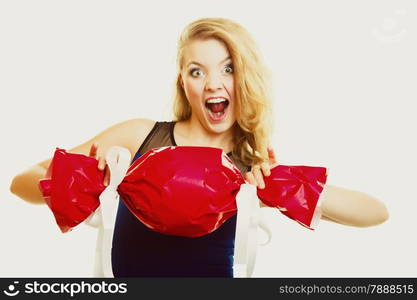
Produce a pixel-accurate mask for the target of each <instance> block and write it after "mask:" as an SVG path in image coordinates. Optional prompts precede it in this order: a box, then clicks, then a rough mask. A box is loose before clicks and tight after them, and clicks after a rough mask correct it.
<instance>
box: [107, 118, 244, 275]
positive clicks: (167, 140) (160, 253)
mask: <svg viewBox="0 0 417 300" xmlns="http://www.w3.org/2000/svg"><path fill="white" fill-rule="evenodd" d="M174 126H175V121H172V122H156V123H155V125H154V127H153V128H152V130H151V131H150V133H149V134H148V136H147V137H146V139H145V140H144V142H143V144H142V145H141V146H140V148H139V150H138V152H137V153H136V155H135V157H134V158H133V160H132V163H133V162H134V161H135V160H136V159H138V158H139V157H140V156H141V155H143V154H144V153H146V152H147V151H148V150H151V149H152V148H156V147H163V146H176V143H175V140H174ZM227 155H228V156H229V158H231V159H232V161H233V162H234V163H235V164H236V166H237V167H238V168H239V170H240V171H241V172H242V174H243V173H244V172H247V171H248V170H249V167H247V166H245V165H243V164H242V163H241V162H240V161H238V160H236V159H234V157H233V156H232V154H231V153H228V154H227ZM235 230H236V215H235V216H233V217H231V218H229V219H228V220H227V221H226V222H225V223H224V224H223V225H222V226H220V227H219V228H218V229H217V230H215V231H214V232H212V233H210V234H207V235H204V236H201V237H197V238H188V237H180V236H172V235H165V234H161V233H158V232H156V231H153V230H151V229H149V228H148V227H146V226H145V225H144V224H143V223H142V222H141V221H139V220H138V219H137V218H136V217H135V216H134V215H133V214H132V213H131V212H130V211H129V209H128V208H127V207H126V206H125V204H124V203H123V201H122V199H120V200H119V207H118V210H117V217H116V224H115V228H114V234H113V247H112V267H113V274H114V276H115V277H233V253H234V244H235Z"/></svg>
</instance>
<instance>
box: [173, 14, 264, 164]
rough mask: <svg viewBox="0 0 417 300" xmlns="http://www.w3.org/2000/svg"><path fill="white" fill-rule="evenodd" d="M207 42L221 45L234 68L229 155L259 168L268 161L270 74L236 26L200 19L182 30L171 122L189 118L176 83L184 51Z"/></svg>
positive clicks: (179, 76) (211, 19)
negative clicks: (228, 55)
mask: <svg viewBox="0 0 417 300" xmlns="http://www.w3.org/2000/svg"><path fill="white" fill-rule="evenodd" d="M210 38H215V39H218V40H220V41H222V42H223V43H225V45H226V47H227V49H228V51H229V53H230V56H231V58H232V63H233V68H234V86H235V101H236V105H235V116H236V122H235V124H234V126H233V145H234V147H233V150H232V154H233V156H234V157H235V158H237V159H239V160H241V162H243V163H244V164H245V165H249V166H251V165H254V164H259V163H261V162H263V161H266V160H267V159H268V153H267V146H268V145H269V137H270V134H271V129H272V124H271V123H272V118H271V95H270V88H269V87H270V73H269V71H268V70H267V69H266V67H265V66H264V64H263V62H262V61H261V57H260V55H259V51H258V48H257V46H256V44H255V42H254V40H253V39H252V38H251V36H250V34H249V33H248V32H247V31H246V29H245V28H243V27H242V26H241V25H239V24H238V23H236V22H234V21H231V20H229V19H224V18H203V19H199V20H196V21H194V22H192V23H190V24H189V25H188V26H187V27H186V28H185V29H184V31H183V32H182V34H181V36H180V38H179V41H178V53H177V72H178V73H177V74H178V75H177V79H176V84H175V90H174V106H173V112H174V118H175V119H176V121H185V120H188V119H189V118H190V117H191V106H190V105H189V103H188V101H187V98H186V95H185V92H184V89H183V87H182V85H181V80H180V78H181V75H180V74H181V71H182V68H183V63H184V49H185V47H187V45H188V44H189V43H190V42H191V41H193V40H198V39H202V40H205V39H210Z"/></svg>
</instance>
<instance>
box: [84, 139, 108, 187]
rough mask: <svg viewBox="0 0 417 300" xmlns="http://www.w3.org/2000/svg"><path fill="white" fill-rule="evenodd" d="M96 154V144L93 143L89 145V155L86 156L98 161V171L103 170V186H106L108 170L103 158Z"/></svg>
mask: <svg viewBox="0 0 417 300" xmlns="http://www.w3.org/2000/svg"><path fill="white" fill-rule="evenodd" d="M97 153H98V143H93V144H92V145H91V148H90V153H89V155H88V156H89V157H92V158H95V159H97V160H98V169H99V170H100V171H103V170H105V171H104V172H105V173H104V180H103V184H104V186H108V185H109V182H110V169H109V167H108V166H107V162H106V159H105V158H104V157H101V156H98V155H97Z"/></svg>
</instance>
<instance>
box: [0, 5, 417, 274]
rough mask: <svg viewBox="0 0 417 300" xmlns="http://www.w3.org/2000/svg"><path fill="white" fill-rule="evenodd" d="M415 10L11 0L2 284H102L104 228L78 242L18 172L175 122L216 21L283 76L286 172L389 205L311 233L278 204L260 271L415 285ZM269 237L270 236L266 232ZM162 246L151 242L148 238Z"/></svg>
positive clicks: (3, 18)
mask: <svg viewBox="0 0 417 300" xmlns="http://www.w3.org/2000/svg"><path fill="white" fill-rule="evenodd" d="M416 10H417V4H416V3H415V1H409V2H403V1H330V0H329V1H261V0H258V1H247V2H245V1H241V0H239V1H213V0H211V1H143V2H141V1H84V0H83V1H2V2H1V3H0V100H1V107H2V109H1V118H0V122H1V137H2V143H1V156H0V159H1V177H0V178H1V179H0V180H1V185H0V186H1V191H0V192H1V201H0V215H1V217H0V228H1V229H0V230H1V246H0V251H1V252H0V253H1V255H0V276H3V277H26V276H33V277H89V276H91V275H92V269H93V261H94V253H95V244H96V231H95V229H93V228H90V227H87V226H86V225H84V224H81V225H79V226H77V227H76V228H75V229H74V230H73V231H72V232H70V233H66V234H62V233H61V232H60V231H59V228H58V226H57V225H56V223H55V220H54V218H53V215H52V213H51V212H50V210H49V208H48V207H47V206H46V205H32V204H29V203H26V202H25V201H23V200H21V199H19V198H17V197H16V196H14V195H13V194H11V193H10V192H9V185H10V182H11V179H12V178H13V176H15V175H16V174H17V173H19V172H21V171H23V170H25V169H26V168H28V167H30V166H32V165H34V164H35V163H38V162H40V161H42V160H44V159H47V158H49V157H51V156H52V154H53V151H54V149H55V147H61V148H64V149H69V148H72V147H74V146H76V145H78V144H81V143H83V142H85V141H86V140H88V139H90V138H91V137H93V136H94V135H96V134H97V133H98V132H100V131H102V130H104V129H106V128H108V127H109V126H111V125H113V124H115V123H117V122H121V121H123V120H127V119H130V118H151V119H154V120H170V119H171V107H172V90H173V85H174V79H175V56H176V45H177V38H178V36H179V34H180V32H181V31H182V29H183V28H184V26H186V25H187V24H188V23H189V22H191V21H193V20H195V19H197V18H200V17H226V18H230V19H232V20H235V21H237V22H239V23H240V24H242V25H243V26H244V27H245V28H247V30H248V31H249V32H250V33H251V34H252V36H253V37H254V39H255V40H256V41H257V43H258V45H259V48H260V49H261V52H262V55H263V58H264V60H265V62H266V64H267V66H268V68H269V69H270V70H271V72H272V75H273V83H274V85H273V88H274V91H273V92H274V117H275V123H274V133H273V147H274V149H275V152H276V154H277V156H278V160H279V162H280V163H281V164H286V165H307V166H325V167H327V168H328V169H329V177H328V183H330V184H333V185H337V186H342V187H346V188H350V189H355V190H360V191H363V192H365V193H368V194H370V195H373V196H375V197H377V198H378V199H380V200H382V201H383V202H384V203H385V204H386V205H387V207H388V209H389V212H390V218H389V220H388V221H387V222H385V223H384V224H382V225H379V226H375V227H368V228H355V227H348V226H343V225H339V224H335V223H330V222H327V221H321V223H320V224H319V226H318V228H317V230H315V231H310V230H308V229H306V228H304V227H302V226H301V225H299V224H298V223H296V222H294V221H292V220H290V219H288V218H287V217H285V216H284V215H282V214H280V212H279V211H278V210H275V209H271V208H267V209H262V210H263V214H264V216H265V218H266V219H267V221H268V222H269V224H270V225H271V227H272V230H273V233H274V236H273V239H272V242H271V243H270V244H269V245H267V246H264V247H259V248H258V256H257V262H256V268H255V272H254V276H255V277H327V276H330V277H332V276H336V277H406V276H410V277H415V276H417V262H416V253H417V245H416V235H417V230H416V224H417V223H416V222H417V221H416V220H417V218H416V217H415V216H416V212H417V201H416V200H417V197H416V186H417V176H416V169H417V163H416V161H417V159H416V153H417V149H416V143H415V139H416V134H415V130H416V128H417V121H416V105H415V103H416V101H417V97H416V95H417V92H416V79H417V60H416V58H415V53H417V49H416V48H417V47H416V46H417V40H416V36H417V26H416V20H417V12H416ZM261 238H263V236H262V235H261ZM144 242H146V241H144Z"/></svg>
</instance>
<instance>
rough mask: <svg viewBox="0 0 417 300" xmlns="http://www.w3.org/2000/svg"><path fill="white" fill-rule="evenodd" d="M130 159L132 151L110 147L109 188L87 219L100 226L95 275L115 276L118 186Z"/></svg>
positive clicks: (91, 223)
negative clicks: (114, 249)
mask: <svg viewBox="0 0 417 300" xmlns="http://www.w3.org/2000/svg"><path fill="white" fill-rule="evenodd" d="M130 159H131V155H130V152H129V150H127V149H125V148H122V147H118V146H114V147H111V148H110V149H109V151H108V152H107V155H106V162H107V165H108V167H109V170H110V182H109V185H108V186H107V188H106V189H105V190H104V191H103V192H102V193H101V194H100V206H99V207H98V208H97V210H96V211H95V213H94V214H93V215H91V216H90V217H89V218H88V219H87V220H86V223H87V224H88V225H90V226H93V227H98V235H97V243H96V257H95V262H94V272H93V276H94V277H114V276H113V270H112V264H111V249H112V240H113V230H114V223H115V221H116V211H117V205H118V201H117V200H118V197H119V194H118V193H117V187H118V186H119V184H120V183H121V182H122V181H123V178H124V177H125V176H126V172H127V170H128V168H129V165H130Z"/></svg>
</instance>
